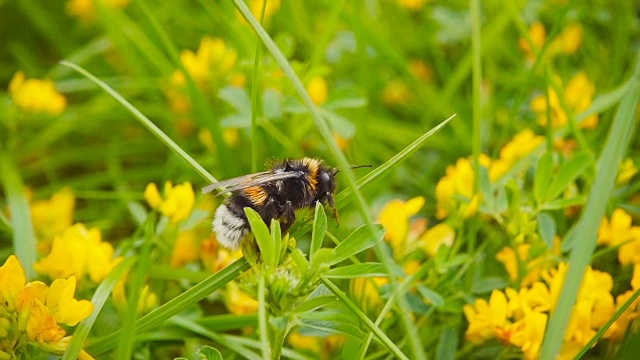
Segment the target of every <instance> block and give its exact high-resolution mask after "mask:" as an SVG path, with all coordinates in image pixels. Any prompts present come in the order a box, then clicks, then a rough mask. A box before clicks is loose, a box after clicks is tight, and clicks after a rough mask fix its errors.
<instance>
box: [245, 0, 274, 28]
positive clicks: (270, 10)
mask: <svg viewBox="0 0 640 360" xmlns="http://www.w3.org/2000/svg"><path fill="white" fill-rule="evenodd" d="M264 1H265V0H250V1H249V9H251V13H252V14H253V16H255V18H256V19H258V21H260V16H261V15H262V5H263V3H264ZM279 9H280V0H267V6H266V8H265V9H264V21H263V23H268V22H269V20H270V19H271V17H272V16H273V14H275V13H276V12H277V11H278V10H279Z"/></svg>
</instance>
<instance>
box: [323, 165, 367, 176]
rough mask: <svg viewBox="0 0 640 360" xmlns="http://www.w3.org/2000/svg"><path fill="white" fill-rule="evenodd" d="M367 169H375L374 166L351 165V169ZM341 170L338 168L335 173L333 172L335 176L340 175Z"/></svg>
mask: <svg viewBox="0 0 640 360" xmlns="http://www.w3.org/2000/svg"><path fill="white" fill-rule="evenodd" d="M366 167H368V168H370V167H373V166H372V165H349V168H350V169H360V168H366ZM340 170H341V169H340V168H336V169H335V171H334V172H333V174H334V175H335V174H337V173H339V172H340Z"/></svg>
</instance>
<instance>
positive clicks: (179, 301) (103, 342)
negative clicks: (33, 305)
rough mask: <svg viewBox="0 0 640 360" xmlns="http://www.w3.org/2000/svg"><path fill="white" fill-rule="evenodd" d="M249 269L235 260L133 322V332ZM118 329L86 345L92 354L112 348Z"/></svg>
mask: <svg viewBox="0 0 640 360" xmlns="http://www.w3.org/2000/svg"><path fill="white" fill-rule="evenodd" d="M247 269H249V264H248V263H247V261H246V260H245V259H244V258H240V259H238V260H236V261H235V262H234V263H232V264H230V265H229V266H227V267H226V268H224V269H222V270H220V271H218V272H217V273H215V274H213V275H211V276H209V277H208V278H207V279H205V280H204V281H202V282H200V283H198V284H196V285H195V286H193V287H191V288H190V289H188V290H187V291H185V292H183V293H182V294H180V295H178V296H176V297H175V298H173V299H171V300H169V301H168V302H167V303H165V304H164V305H162V306H160V307H158V308H156V309H155V310H153V311H151V312H150V313H148V314H147V315H145V316H143V317H141V318H140V319H138V320H136V322H135V333H136V334H141V333H144V332H146V331H149V330H151V329H153V328H156V327H158V326H160V325H161V324H162V323H163V322H164V321H165V320H167V319H169V318H171V317H172V316H174V315H176V314H178V313H179V312H181V311H183V310H184V309H185V308H188V307H189V306H191V305H193V304H195V303H197V302H199V301H200V300H202V299H204V298H205V297H207V296H210V295H211V293H213V292H214V291H216V290H218V289H220V288H222V287H223V286H225V285H226V284H228V283H229V282H231V281H232V280H234V279H236V278H237V277H238V276H240V274H241V273H242V272H244V271H245V270H247ZM119 336H120V331H115V332H114V333H112V334H109V335H107V336H105V337H103V338H100V339H97V340H94V341H93V342H91V344H89V345H88V346H87V347H86V350H87V352H89V353H90V354H91V355H92V356H94V357H96V355H100V354H103V353H105V352H107V351H109V350H111V349H113V348H114V347H115V346H116V345H117V342H118V337H119Z"/></svg>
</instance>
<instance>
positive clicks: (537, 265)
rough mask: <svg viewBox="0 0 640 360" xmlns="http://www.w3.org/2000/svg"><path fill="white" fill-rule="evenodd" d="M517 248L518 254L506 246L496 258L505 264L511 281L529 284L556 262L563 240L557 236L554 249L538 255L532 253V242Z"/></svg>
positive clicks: (521, 284) (523, 284) (538, 278)
mask: <svg viewBox="0 0 640 360" xmlns="http://www.w3.org/2000/svg"><path fill="white" fill-rule="evenodd" d="M545 246H546V245H545ZM516 249H517V256H516V250H514V248H512V247H509V246H505V247H504V248H502V250H500V251H499V252H498V253H497V254H496V259H497V260H498V261H500V262H501V263H502V264H503V265H504V267H505V270H506V271H507V274H508V275H509V279H510V280H511V281H514V282H515V281H518V280H520V282H519V284H520V286H528V285H531V284H533V283H534V282H536V281H538V280H540V278H541V276H542V272H543V271H545V270H548V269H550V268H552V267H553V266H554V265H555V264H556V262H557V261H556V259H557V258H558V256H559V255H560V254H561V242H560V238H559V237H556V238H555V239H554V246H553V249H552V250H551V251H545V252H543V253H542V254H539V255H538V256H536V257H534V256H533V255H532V253H533V251H532V250H531V249H532V246H531V244H527V243H522V244H519V245H517V247H516ZM520 265H521V266H522V268H520ZM521 270H522V271H521ZM520 277H522V279H520Z"/></svg>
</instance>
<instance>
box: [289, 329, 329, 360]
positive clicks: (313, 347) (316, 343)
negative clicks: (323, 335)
mask: <svg viewBox="0 0 640 360" xmlns="http://www.w3.org/2000/svg"><path fill="white" fill-rule="evenodd" d="M320 340H321V339H320V338H318V337H317V336H309V335H302V334H300V333H299V332H297V331H293V332H291V334H289V336H288V337H287V342H288V343H289V345H291V347H292V348H294V349H297V350H302V351H306V352H311V353H314V354H318V353H320V351H321V350H322V346H321V343H320Z"/></svg>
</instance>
